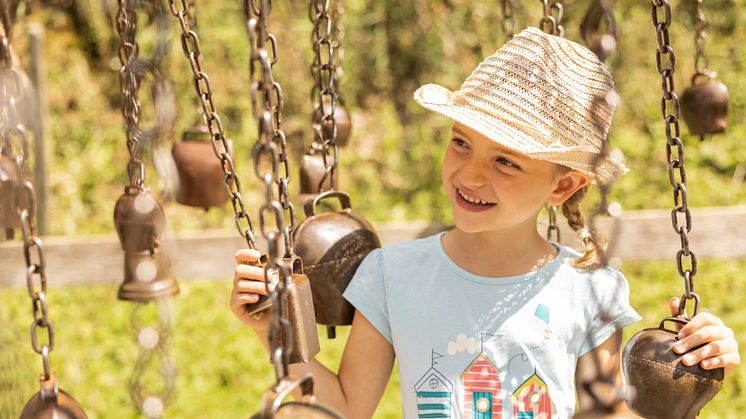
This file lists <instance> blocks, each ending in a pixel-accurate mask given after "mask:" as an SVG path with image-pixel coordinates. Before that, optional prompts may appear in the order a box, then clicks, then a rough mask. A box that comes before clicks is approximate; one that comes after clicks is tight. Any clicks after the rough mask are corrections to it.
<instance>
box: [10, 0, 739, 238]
mask: <svg viewBox="0 0 746 419" xmlns="http://www.w3.org/2000/svg"><path fill="white" fill-rule="evenodd" d="M563 3H564V4H565V9H566V15H565V18H564V24H565V27H566V29H567V36H568V37H569V38H570V39H573V40H579V22H580V21H581V20H582V16H583V14H584V13H585V10H586V8H587V7H588V1H587V0H586V1H583V2H581V1H566V2H563ZM690 3H693V2H690ZM29 4H30V5H31V7H30V8H27V10H29V12H28V13H27V14H26V15H24V16H22V17H21V18H20V19H19V23H18V24H17V25H16V37H15V40H14V43H15V45H16V49H17V51H18V53H19V55H20V61H21V63H22V65H23V66H24V67H28V60H29V57H28V56H27V54H25V52H26V51H27V43H28V41H27V36H25V32H26V29H27V28H28V25H30V24H32V23H36V24H40V25H41V26H43V27H44V28H45V29H46V57H45V59H46V63H47V68H48V72H47V77H48V80H47V91H46V98H47V101H48V106H49V120H48V133H49V135H48V137H49V138H48V141H49V144H48V147H47V149H48V150H49V151H48V168H47V172H48V177H49V210H48V212H49V217H50V222H49V225H50V228H49V233H50V234H73V233H77V234H87V233H101V232H110V231H112V220H111V214H112V209H113V206H114V202H115V200H116V199H117V197H118V196H119V195H120V194H121V192H122V186H123V185H124V183H125V162H126V160H127V157H128V155H127V151H126V147H125V139H124V132H123V119H122V117H121V114H120V113H119V110H118V105H119V102H120V94H119V81H118V75H117V74H118V73H117V69H118V67H119V61H118V58H117V53H116V48H117V38H116V37H115V33H114V31H113V19H114V16H115V15H116V2H115V1H113V0H105V1H94V0H76V1H72V0H46V1H41V0H38V1H30V2H29ZM686 4H689V3H686ZM344 5H345V14H344V17H343V24H344V33H345V37H344V40H343V47H344V57H343V63H342V64H343V68H344V77H343V81H342V91H343V95H344V99H345V101H346V104H347V106H348V107H349V109H350V111H351V113H352V119H353V137H352V140H351V144H350V146H349V147H348V148H346V149H343V150H342V151H341V169H340V170H341V175H340V179H341V188H342V189H343V190H347V191H348V192H350V193H351V195H352V198H353V205H354V207H355V208H356V209H357V210H359V211H360V212H362V213H363V214H365V215H366V216H367V217H368V218H370V219H372V220H374V221H381V220H400V219H429V220H438V221H446V222H447V221H448V218H449V217H450V214H449V212H450V211H448V204H447V202H446V200H445V198H444V197H443V196H442V194H441V192H440V190H441V188H440V160H441V155H442V152H443V147H444V144H445V143H446V140H447V136H448V131H449V122H448V121H447V120H445V119H444V118H442V117H439V116H437V115H434V114H432V113H429V112H426V111H424V110H423V109H421V108H419V107H418V106H417V105H416V104H415V103H414V101H413V100H411V95H412V93H413V91H414V90H415V89H416V87H417V86H419V85H421V84H424V83H427V82H436V83H439V84H442V85H444V86H447V87H449V88H452V89H455V88H458V86H459V85H460V83H461V81H462V80H463V79H464V78H465V77H466V76H467V75H468V74H469V73H470V71H471V69H472V68H473V67H474V66H475V65H476V64H477V63H478V62H479V61H480V60H481V59H482V58H483V57H484V56H486V55H488V54H491V53H492V52H493V51H494V50H495V49H496V48H497V47H499V46H500V44H501V43H502V41H503V34H502V33H500V30H501V29H500V28H501V24H500V11H499V7H498V4H497V3H496V2H484V1H481V0H433V1H424V0H415V1H409V2H397V1H393V0H384V1H379V2H364V1H361V0H349V1H347V2H345V3H344ZM705 7H706V13H707V16H708V20H709V24H710V26H709V30H708V34H709V38H708V42H707V51H708V53H709V58H710V68H711V69H713V70H715V71H717V72H718V74H719V77H720V78H721V79H722V80H723V81H724V82H725V83H726V84H727V85H728V87H729V90H730V94H731V111H730V115H731V116H730V121H729V128H728V132H727V134H724V135H718V136H713V137H711V138H707V139H706V140H705V141H704V142H700V141H699V140H698V139H697V138H695V137H691V136H689V135H684V137H685V143H686V144H687V147H686V153H687V154H686V159H687V160H686V168H687V174H688V181H689V183H688V190H689V192H690V193H689V197H690V198H689V204H690V205H692V206H714V205H735V204H743V203H744V202H746V188H744V187H743V183H744V179H743V172H744V169H746V147H743V142H742V139H743V138H744V137H745V136H746V124H745V120H744V118H743V115H744V107H746V93H745V92H746V89H745V87H746V77H743V74H744V73H743V72H744V66H745V65H746V53H745V52H746V51H744V48H745V47H744V45H746V25H744V24H743V20H744V19H746V13H745V12H744V11H745V8H746V1H744V0H735V1H734V0H731V1H725V0H714V1H711V2H708V3H706V4H705ZM691 8H692V7H691V5H688V6H686V7H684V3H681V5H678V4H677V3H674V13H675V16H674V24H673V26H672V29H671V42H672V44H673V47H674V48H675V51H676V62H677V85H676V88H677V91H678V92H679V93H681V92H682V91H683V89H684V88H685V87H686V86H687V85H688V84H689V79H690V77H691V75H692V73H693V52H694V42H693V38H694V34H693V19H692V15H691ZM540 13H541V6H540V4H539V3H538V2H524V3H523V4H522V5H521V7H519V9H518V10H517V13H516V21H517V25H516V27H517V28H522V27H525V26H527V25H536V24H537V23H538V19H539V17H540ZM616 17H617V21H618V25H619V28H620V31H621V41H620V43H619V50H618V51H617V53H616V54H615V55H614V56H613V57H612V58H611V60H610V66H611V68H612V69H613V72H614V74H615V79H616V84H617V87H618V90H619V92H620V95H621V97H622V100H623V102H622V104H621V106H620V108H619V110H618V112H617V118H616V120H615V123H614V126H613V131H612V134H611V140H612V142H613V143H614V144H615V145H616V146H617V147H619V148H620V149H621V150H622V151H623V152H624V154H625V156H626V163H627V165H628V166H629V167H630V168H631V169H632V171H631V173H630V174H628V175H627V176H625V177H624V178H623V179H622V180H621V181H620V182H618V184H617V185H616V187H615V188H614V192H613V194H614V196H613V197H614V199H617V200H619V201H621V202H622V203H623V204H624V206H625V207H626V208H628V209H638V208H664V207H670V206H671V202H672V198H671V191H670V185H669V184H668V181H667V175H666V164H665V152H664V136H663V128H664V125H663V122H662V121H661V117H660V77H659V75H658V74H657V72H656V71H655V61H654V58H655V51H654V50H655V31H654V29H653V27H652V23H651V19H650V4H649V2H646V1H640V0H638V1H630V0H625V1H618V2H617V7H616ZM169 21H170V22H171V25H172V26H171V34H172V43H171V46H172V48H171V49H172V53H171V55H170V56H169V57H168V59H167V61H166V63H167V69H166V70H167V72H168V74H169V76H170V77H171V79H172V80H173V84H174V89H175V94H176V100H177V106H178V120H177V123H176V130H175V133H174V134H173V135H171V136H170V137H174V138H178V137H179V136H180V133H181V132H182V131H183V130H184V129H186V128H187V127H189V126H191V125H192V124H194V123H195V122H196V121H197V120H198V118H200V117H199V116H198V114H197V112H196V106H195V103H196V102H195V93H194V90H193V84H192V80H191V71H190V70H189V65H188V62H187V60H186V59H185V57H184V55H183V53H182V50H181V43H180V41H179V36H178V32H179V31H178V25H177V22H176V19H175V18H173V17H172V16H169ZM198 23H199V26H198V28H197V32H198V34H199V36H200V39H201V44H202V52H203V58H204V60H203V63H204V68H205V69H206V71H207V73H208V74H209V75H210V80H211V85H212V87H213V90H214V91H215V97H214V99H215V103H216V104H217V107H218V110H219V112H220V114H221V116H222V121H223V123H224V125H225V127H226V132H227V134H228V136H229V137H230V138H232V139H233V140H234V144H235V148H236V151H237V155H238V157H237V166H238V171H239V174H240V176H241V178H242V179H244V182H243V185H244V189H245V190H246V195H247V198H248V200H249V202H250V205H251V206H252V207H254V208H255V205H256V202H257V199H258V198H259V194H258V193H257V189H258V188H257V186H258V181H257V180H256V179H255V177H254V175H253V171H252V170H251V163H250V152H249V150H250V147H251V144H253V141H254V137H255V131H256V124H255V122H254V120H253V118H252V117H251V110H250V101H249V94H248V86H247V80H248V71H247V69H248V57H247V55H248V47H247V36H246V33H245V30H244V27H243V22H242V13H241V11H240V2H235V1H219V2H199V4H198ZM139 25H140V29H141V30H140V33H141V37H140V38H141V43H142V54H141V56H146V55H148V54H150V52H151V51H152V47H153V40H154V37H155V35H156V34H155V31H154V29H153V28H152V25H149V19H148V16H147V15H146V14H142V15H141V19H140V22H139ZM270 27H271V30H272V32H274V33H275V34H276V35H277V39H278V42H279V63H278V64H277V66H276V79H277V80H278V81H279V82H280V83H281V84H282V85H283V87H284V88H283V91H284V95H285V108H284V111H285V112H284V129H285V131H286V134H287V137H288V140H289V142H290V144H291V147H292V151H293V159H294V160H293V161H294V162H297V160H298V159H299V157H300V154H301V153H302V152H303V150H304V149H305V148H306V147H307V146H308V144H309V143H310V138H311V129H310V95H309V93H310V88H311V75H310V70H309V65H310V61H311V56H312V50H311V40H310V30H311V25H310V22H309V19H308V11H307V5H306V3H305V2H302V1H299V0H294V1H288V2H275V3H274V6H273V11H272V14H271V15H270ZM140 96H141V100H142V102H143V120H144V122H143V124H144V125H147V124H148V123H149V121H151V120H152V119H153V118H152V116H153V113H154V112H153V107H152V100H151V98H150V97H149V96H150V85H149V84H148V81H147V80H146V81H145V83H144V86H143V88H142V89H141V95H140ZM684 131H685V129H684ZM171 140H172V138H165V139H162V140H161V141H160V142H159V143H157V144H156V145H155V146H156V147H164V148H165V149H170V142H171ZM147 154H148V155H152V154H153V152H152V149H151V150H149V151H148V153H147ZM295 166H296V168H297V164H296V165H295ZM296 179H297V177H296ZM291 182H292V183H293V184H294V185H293V187H294V188H297V182H296V181H295V180H293V181H291ZM147 183H148V185H150V186H151V187H152V188H153V190H156V191H159V190H161V189H162V187H163V180H162V179H159V178H158V175H157V173H156V172H155V170H154V169H153V167H150V168H149V170H148V177H147ZM295 190H297V189H295ZM252 213H255V211H252ZM695 216H696V212H695ZM167 217H168V220H169V222H170V224H171V227H172V228H173V229H176V230H182V229H198V228H204V227H230V226H232V225H233V221H232V219H233V217H232V210H231V209H230V207H225V208H220V209H212V210H210V211H209V212H207V213H205V212H204V211H202V210H199V209H192V208H186V207H182V206H179V205H176V204H169V205H168V206H167Z"/></svg>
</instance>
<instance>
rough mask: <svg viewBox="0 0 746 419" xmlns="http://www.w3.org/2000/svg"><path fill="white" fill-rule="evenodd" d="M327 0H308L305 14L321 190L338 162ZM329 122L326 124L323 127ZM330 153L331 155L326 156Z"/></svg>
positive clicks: (332, 47) (332, 183)
mask: <svg viewBox="0 0 746 419" xmlns="http://www.w3.org/2000/svg"><path fill="white" fill-rule="evenodd" d="M330 4H331V0H311V1H310V2H309V15H310V17H311V23H313V31H312V32H311V43H312V44H313V51H314V59H313V63H312V64H311V74H312V76H313V78H314V86H313V88H312V90H311V98H312V99H311V100H312V101H313V106H314V109H319V110H320V115H321V117H320V118H319V120H316V121H313V129H314V131H315V133H316V136H315V138H320V139H321V144H320V145H319V146H318V149H319V150H320V151H321V157H322V160H323V162H324V169H325V171H324V175H323V176H321V179H320V180H319V185H318V191H319V192H321V191H322V188H323V185H324V183H325V182H326V180H327V179H329V189H330V190H335V189H336V188H337V185H336V177H335V172H336V169H337V165H338V163H339V147H338V145H337V121H336V118H335V112H336V110H337V99H338V94H337V84H336V82H337V74H336V72H337V70H336V65H337V61H336V60H335V59H334V57H335V55H336V54H335V52H334V51H335V45H338V44H339V40H335V39H334V38H333V37H334V32H333V31H332V28H333V27H334V22H333V18H332V16H331V14H330V13H329V10H330ZM327 124H329V128H327ZM330 155H331V156H330Z"/></svg>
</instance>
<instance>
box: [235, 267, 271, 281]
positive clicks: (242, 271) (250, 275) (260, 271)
mask: <svg viewBox="0 0 746 419" xmlns="http://www.w3.org/2000/svg"><path fill="white" fill-rule="evenodd" d="M239 279H251V280H254V281H264V268H262V267H259V266H253V265H244V264H239V265H236V268H235V269H234V270H233V283H234V284H235V283H236V281H238V280H239Z"/></svg>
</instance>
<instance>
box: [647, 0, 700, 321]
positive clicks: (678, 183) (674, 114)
mask: <svg viewBox="0 0 746 419" xmlns="http://www.w3.org/2000/svg"><path fill="white" fill-rule="evenodd" d="M651 3H652V9H651V10H652V18H653V27H654V28H655V32H656V41H657V47H656V50H655V63H656V68H657V69H658V73H660V75H661V87H662V90H663V96H662V97H661V114H662V116H663V123H664V124H665V133H666V161H667V162H668V180H669V182H670V184H671V187H672V188H673V202H674V207H673V209H672V210H671V223H672V225H673V229H674V231H675V232H676V233H677V234H678V235H679V237H680V239H681V249H680V250H679V251H678V252H677V253H676V267H677V270H678V272H679V275H681V277H682V278H683V279H684V289H685V292H684V297H683V298H682V303H685V300H688V299H693V298H696V295H695V294H694V292H693V291H694V276H695V275H696V274H697V257H696V256H695V254H694V252H693V251H692V250H691V249H690V248H689V233H690V232H691V230H692V214H691V212H690V211H689V205H688V201H689V200H688V198H687V191H686V171H685V170H684V144H683V143H682V141H681V129H680V126H679V115H680V113H679V98H678V96H677V95H676V92H675V89H674V73H675V71H676V58H675V57H676V56H675V55H674V50H673V48H672V47H671V44H670V36H669V32H668V30H669V27H670V26H671V5H670V3H669V1H668V0H652V1H651ZM661 11H662V12H663V14H662V15H663V18H664V19H663V20H660V19H659V18H660V17H661ZM682 307H683V305H682Z"/></svg>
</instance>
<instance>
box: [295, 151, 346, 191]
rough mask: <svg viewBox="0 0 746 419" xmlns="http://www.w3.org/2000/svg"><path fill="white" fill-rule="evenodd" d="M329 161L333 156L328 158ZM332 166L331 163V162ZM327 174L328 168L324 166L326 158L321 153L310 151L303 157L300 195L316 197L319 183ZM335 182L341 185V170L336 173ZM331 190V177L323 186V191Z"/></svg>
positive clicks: (327, 178) (325, 180) (328, 177)
mask: <svg viewBox="0 0 746 419" xmlns="http://www.w3.org/2000/svg"><path fill="white" fill-rule="evenodd" d="M327 158H328V159H329V160H331V159H332V156H328V157H327ZM329 163H330V164H331V161H329ZM324 173H326V167H325V166H324V158H323V156H322V155H321V151H318V150H315V149H313V148H312V149H310V150H309V151H307V152H306V154H304V155H303V157H302V158H301V161H300V193H301V195H315V194H317V193H319V182H321V178H322V177H323V176H324ZM334 176H335V180H336V182H337V184H339V170H337V171H336V172H335V173H334ZM330 188H331V176H327V177H326V179H324V184H323V185H322V186H321V190H322V191H327V190H329V189H330Z"/></svg>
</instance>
